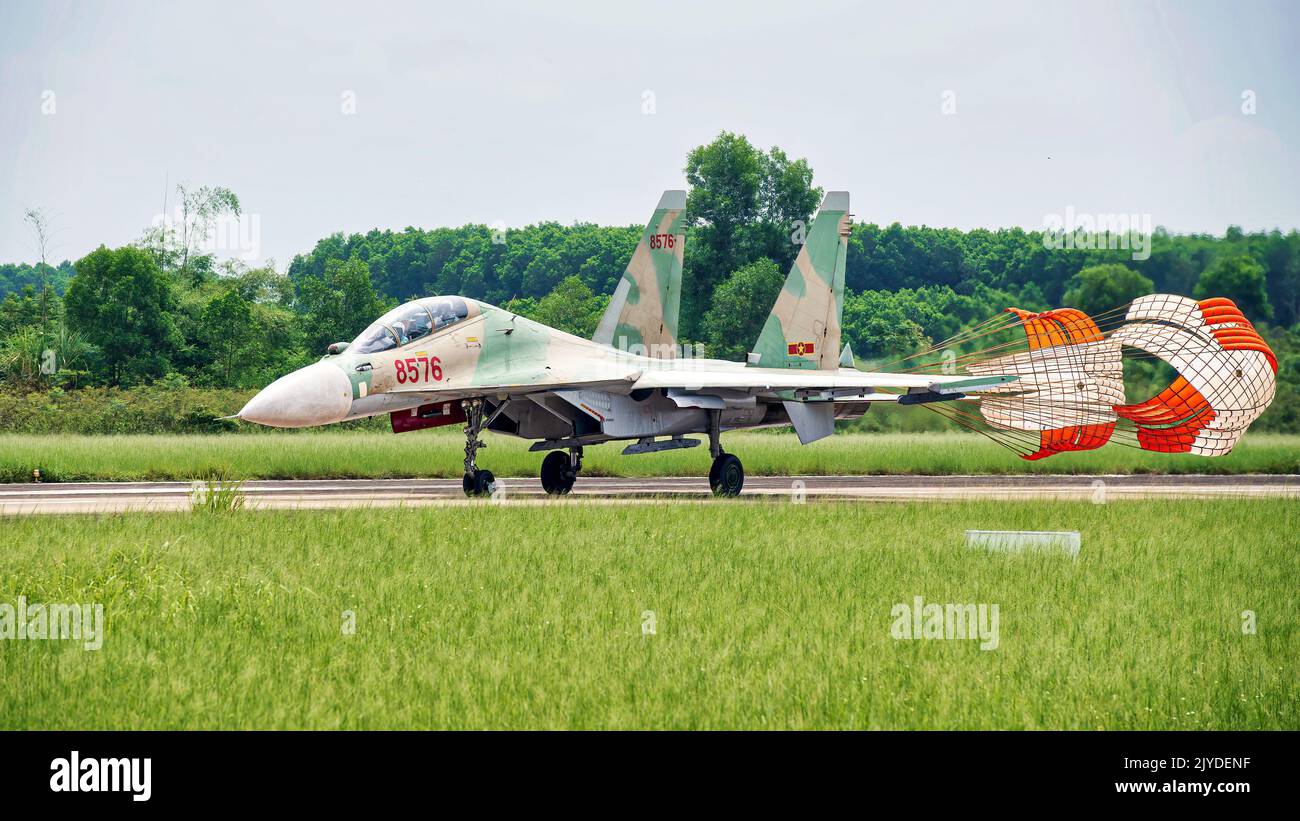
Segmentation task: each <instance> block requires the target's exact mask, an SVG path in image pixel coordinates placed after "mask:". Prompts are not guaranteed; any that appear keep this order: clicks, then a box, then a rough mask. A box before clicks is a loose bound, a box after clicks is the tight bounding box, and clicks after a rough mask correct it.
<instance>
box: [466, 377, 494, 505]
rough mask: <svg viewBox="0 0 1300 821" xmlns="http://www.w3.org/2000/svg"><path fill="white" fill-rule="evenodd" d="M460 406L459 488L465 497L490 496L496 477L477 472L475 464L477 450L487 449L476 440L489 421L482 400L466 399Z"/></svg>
mask: <svg viewBox="0 0 1300 821" xmlns="http://www.w3.org/2000/svg"><path fill="white" fill-rule="evenodd" d="M460 406H461V409H462V410H464V411H465V476H464V477H463V478H462V479H461V483H460V484H461V488H462V489H463V490H464V491H465V495H466V496H491V495H492V491H493V490H495V489H496V482H497V477H496V476H493V475H492V471H490V470H479V467H478V463H477V458H478V452H479V450H480V449H482V448H485V447H487V442H484V441H483V440H482V439H480V438H478V435H479V434H480V433H482V432H483V428H484V427H486V425H487V422H488V421H489V420H488V419H487V417H486V416H485V413H484V410H483V400H482V399H466V400H464V401H462V402H461V403H460ZM494 416H495V414H494Z"/></svg>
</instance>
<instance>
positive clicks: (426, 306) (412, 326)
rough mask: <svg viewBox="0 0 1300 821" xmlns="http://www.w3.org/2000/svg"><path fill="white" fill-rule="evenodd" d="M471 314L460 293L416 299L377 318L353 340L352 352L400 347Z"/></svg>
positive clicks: (350, 348) (350, 346)
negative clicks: (457, 294)
mask: <svg viewBox="0 0 1300 821" xmlns="http://www.w3.org/2000/svg"><path fill="white" fill-rule="evenodd" d="M467 316H469V304H468V303H467V302H466V301H465V300H464V299H462V298H461V297H458V296H435V297H428V298H426V299H417V300H415V301H414V302H408V303H406V304H405V305H398V306H397V307H396V308H394V309H393V310H391V311H389V312H388V313H386V314H384V315H383V316H381V317H379V319H377V320H375V322H374V323H373V324H371V326H370V327H369V328H366V329H365V330H364V331H362V332H361V333H360V335H358V336H357V338H356V339H354V340H352V344H351V345H349V346H348V350H349V351H355V352H356V353H377V352H379V351H388V350H392V349H393V348H398V347H401V346H402V345H406V344H407V343H410V342H414V341H415V340H417V339H420V338H422V337H426V336H428V335H429V334H431V333H434V332H436V331H441V330H442V329H443V328H446V327H448V326H450V325H454V324H455V323H457V322H460V321H461V320H462V319H464V318H465V317H467Z"/></svg>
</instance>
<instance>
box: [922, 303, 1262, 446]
mask: <svg viewBox="0 0 1300 821" xmlns="http://www.w3.org/2000/svg"><path fill="white" fill-rule="evenodd" d="M1121 312H1122V313H1121ZM1007 313H1008V314H1010V315H1011V316H1012V317H1014V319H1010V320H1008V319H1007V318H1005V315H1004V318H1003V319H1002V320H991V321H990V322H988V323H984V324H983V325H981V326H977V327H976V328H974V329H972V330H971V331H968V332H966V333H964V334H960V335H958V336H957V337H954V338H953V339H951V340H946V341H945V342H944V343H940V345H939V346H934V347H933V348H931V349H930V351H936V350H939V349H940V348H944V349H945V350H951V349H952V348H953V347H956V346H964V345H965V346H968V345H969V344H970V343H971V342H972V341H974V340H978V339H987V338H989V337H991V336H992V335H994V334H996V333H998V332H1000V331H1007V330H1011V331H1012V332H1013V336H1014V337H1018V338H1013V339H1011V341H1008V342H1002V343H1000V344H990V345H986V346H984V347H981V348H978V349H977V350H975V351H973V352H971V353H967V354H965V355H963V356H961V357H959V358H958V362H957V363H953V362H952V359H951V355H949V365H948V367H951V366H952V365H953V364H960V365H961V366H962V367H964V368H965V370H966V371H968V372H969V373H971V374H974V375H976V376H995V375H1004V374H1005V375H1014V376H1016V377H1017V378H1016V380H1015V381H1013V382H1009V383H1008V384H1005V385H999V386H997V387H993V388H989V389H987V390H983V391H981V392H980V395H979V397H978V399H979V413H978V415H977V414H974V413H970V412H967V411H964V410H961V409H960V408H957V407H953V406H954V405H957V404H958V403H948V407H931V410H935V411H936V412H938V413H941V414H943V415H945V416H948V417H949V418H950V419H953V420H954V421H956V422H957V423H959V424H962V425H964V426H966V427H971V428H973V429H976V430H980V431H981V432H983V433H986V434H987V435H990V436H991V437H992V438H994V439H995V440H997V441H998V442H1000V443H1001V444H1004V445H1006V446H1008V447H1010V448H1012V449H1013V450H1016V451H1017V452H1019V453H1020V455H1021V456H1022V457H1023V458H1025V459H1042V458H1044V457H1047V456H1051V455H1053V454H1056V453H1061V452H1064V451H1077V450H1091V449H1093V448H1098V447H1101V446H1102V445H1104V444H1106V443H1107V442H1110V441H1119V442H1121V443H1124V444H1131V445H1134V446H1136V447H1140V448H1142V449H1144V450H1152V451H1162V452H1165V453H1194V454H1198V455H1201V456H1222V455H1224V454H1226V453H1228V452H1229V451H1231V450H1232V448H1233V446H1234V445H1235V444H1236V443H1237V440H1239V439H1240V438H1241V436H1242V434H1243V433H1245V431H1246V428H1247V427H1249V426H1250V424H1251V422H1253V421H1255V419H1257V418H1258V417H1259V415H1260V414H1261V413H1263V412H1264V410H1265V409H1266V408H1267V407H1268V405H1269V403H1270V402H1271V401H1272V400H1273V394H1274V389H1275V381H1276V373H1277V358H1276V357H1275V356H1274V355H1273V352H1272V351H1271V350H1270V349H1269V347H1268V345H1267V344H1266V343H1265V342H1264V340H1263V338H1261V337H1260V335H1259V333H1258V332H1257V331H1256V330H1255V328H1254V326H1252V325H1251V323H1250V322H1249V320H1247V319H1246V317H1245V316H1244V315H1242V313H1241V311H1240V310H1239V309H1238V308H1237V306H1236V305H1235V304H1234V303H1233V302H1232V301H1231V300H1229V299H1222V298H1215V299H1205V300H1200V301H1197V300H1194V299H1189V298H1187V297H1181V296H1172V295H1169V294H1153V295H1150V296H1144V297H1140V298H1139V299H1136V300H1134V301H1133V302H1132V303H1130V304H1129V305H1128V306H1127V309H1117V310H1116V311H1113V312H1108V313H1107V314H1105V315H1102V316H1101V317H1099V318H1093V317H1090V316H1088V315H1087V314H1085V313H1083V312H1081V311H1078V310H1075V309H1072V308H1063V309H1058V310H1054V311H1046V312H1044V313H1037V314H1036V313H1030V312H1028V311H1023V310H1020V309H1018V308H1011V309H1008V311H1007ZM1107 324H1109V325H1111V326H1112V327H1109V328H1108V329H1105V330H1103V326H1104V325H1107ZM918 356H919V355H918ZM1126 357H1127V358H1145V359H1157V360H1160V361H1162V362H1164V363H1166V364H1168V365H1169V366H1170V367H1172V368H1173V370H1174V371H1176V372H1177V377H1176V378H1175V379H1174V380H1173V381H1172V382H1171V383H1170V384H1169V386H1168V387H1167V388H1165V389H1164V390H1162V391H1160V392H1159V393H1157V394H1156V395H1155V396H1152V397H1150V398H1147V399H1144V400H1141V401H1138V402H1131V401H1130V398H1129V397H1127V396H1126V395H1125V388H1124V370H1123V360H1124V358H1126ZM971 398H975V397H971Z"/></svg>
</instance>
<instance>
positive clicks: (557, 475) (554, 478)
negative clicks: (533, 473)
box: [542, 448, 582, 496]
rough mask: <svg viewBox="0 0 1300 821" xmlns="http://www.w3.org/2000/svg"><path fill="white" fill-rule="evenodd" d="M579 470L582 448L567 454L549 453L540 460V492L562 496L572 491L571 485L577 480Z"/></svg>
mask: <svg viewBox="0 0 1300 821" xmlns="http://www.w3.org/2000/svg"><path fill="white" fill-rule="evenodd" d="M580 470H582V448H573V449H572V450H570V451H569V452H568V453H565V452H563V451H559V450H553V451H551V452H550V453H548V454H546V458H545V459H543V460H542V490H545V491H546V492H547V493H549V494H550V495H552V496H563V495H564V494H566V493H568V492H569V491H570V490H573V483H574V482H576V481H577V480H578V471H580Z"/></svg>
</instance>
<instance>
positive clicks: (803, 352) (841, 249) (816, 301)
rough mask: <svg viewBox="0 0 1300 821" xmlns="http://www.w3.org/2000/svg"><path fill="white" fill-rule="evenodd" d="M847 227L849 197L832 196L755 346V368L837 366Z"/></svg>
mask: <svg viewBox="0 0 1300 821" xmlns="http://www.w3.org/2000/svg"><path fill="white" fill-rule="evenodd" d="M850 226H851V218H850V215H849V195H848V194H847V193H845V192H843V191H832V192H830V193H829V194H827V195H826V199H825V201H823V202H822V206H821V209H820V210H819V211H818V212H817V218H816V219H815V220H813V224H812V227H811V228H810V229H809V231H808V236H807V237H806V239H805V241H804V244H803V247H802V248H800V249H799V255H798V256H797V257H796V258H795V261H794V265H793V266H792V267H791V268H790V274H789V275H788V276H787V277H786V279H785V285H784V286H783V287H782V288H781V293H780V295H779V296H778V297H777V300H776V305H774V306H773V307H772V313H771V314H769V315H768V317H767V322H766V323H765V324H764V325H763V330H762V332H761V333H760V334H759V336H758V342H757V343H755V345H754V353H756V354H758V355H759V361H758V363H757V364H758V365H761V366H762V367H766V368H809V369H821V370H833V369H836V368H838V367H839V364H840V319H841V317H842V316H843V315H844V267H845V263H846V260H847V259H848V251H849V229H850ZM809 349H811V351H809Z"/></svg>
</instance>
